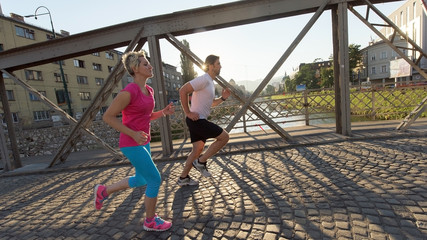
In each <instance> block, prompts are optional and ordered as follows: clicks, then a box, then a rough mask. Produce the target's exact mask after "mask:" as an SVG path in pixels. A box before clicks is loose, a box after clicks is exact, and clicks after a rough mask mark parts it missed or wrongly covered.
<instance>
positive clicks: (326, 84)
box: [320, 67, 334, 88]
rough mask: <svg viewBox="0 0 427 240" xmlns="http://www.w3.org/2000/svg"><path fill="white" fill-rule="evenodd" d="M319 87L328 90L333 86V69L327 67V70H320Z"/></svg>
mask: <svg viewBox="0 0 427 240" xmlns="http://www.w3.org/2000/svg"><path fill="white" fill-rule="evenodd" d="M320 79H321V82H320V86H321V87H323V88H330V87H332V86H334V68H333V67H328V68H322V70H320Z"/></svg>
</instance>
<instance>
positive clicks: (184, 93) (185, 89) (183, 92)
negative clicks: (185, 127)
mask: <svg viewBox="0 0 427 240" xmlns="http://www.w3.org/2000/svg"><path fill="white" fill-rule="evenodd" d="M192 92H194V89H193V86H191V84H190V83H189V82H187V83H186V84H184V85H183V86H182V87H181V88H180V89H179V98H180V99H181V106H182V110H183V111H184V114H185V116H187V117H188V118H189V119H191V120H193V121H196V120H198V119H199V114H198V113H193V112H190V106H189V102H188V95H189V94H190V93H192Z"/></svg>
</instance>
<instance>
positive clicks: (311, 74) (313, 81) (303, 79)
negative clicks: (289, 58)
mask: <svg viewBox="0 0 427 240" xmlns="http://www.w3.org/2000/svg"><path fill="white" fill-rule="evenodd" d="M294 81H295V86H296V85H301V84H305V85H306V87H307V89H317V88H320V85H319V84H320V81H319V79H317V78H316V70H314V69H313V68H312V67H311V65H310V64H305V65H302V66H301V67H300V69H299V71H298V73H297V74H296V75H295V78H294Z"/></svg>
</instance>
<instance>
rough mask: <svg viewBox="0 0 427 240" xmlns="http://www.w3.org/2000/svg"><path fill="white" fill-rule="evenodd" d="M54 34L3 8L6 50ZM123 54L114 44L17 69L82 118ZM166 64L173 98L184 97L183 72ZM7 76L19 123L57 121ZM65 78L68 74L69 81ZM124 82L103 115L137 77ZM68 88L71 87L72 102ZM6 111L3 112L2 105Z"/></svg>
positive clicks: (0, 46) (1, 47)
mask: <svg viewBox="0 0 427 240" xmlns="http://www.w3.org/2000/svg"><path fill="white" fill-rule="evenodd" d="M68 35H69V33H68V32H66V31H63V30H61V33H56V37H57V38H61V37H67V36H68ZM53 38H54V36H53V34H52V31H51V30H49V29H43V28H40V27H37V26H34V25H31V24H28V23H26V22H25V18H24V17H22V16H20V15H17V14H11V16H10V17H7V16H4V15H3V14H2V13H1V12H0V51H6V50H9V49H12V48H16V47H22V46H26V45H30V44H34V43H38V42H43V41H48V40H51V39H53ZM121 57H122V52H120V51H116V50H114V49H112V50H109V51H103V52H95V53H92V54H90V55H85V56H79V57H75V58H72V59H65V60H62V61H61V62H59V61H58V62H53V63H49V64H44V65H39V66H35V67H30V68H26V69H24V70H19V71H15V72H14V74H15V75H16V76H17V77H18V78H19V79H21V80H23V81H25V82H27V83H28V84H29V85H31V86H32V87H34V88H35V89H37V90H38V91H39V92H41V93H42V94H43V95H44V96H46V97H47V98H48V99H49V100H50V101H52V102H53V103H55V104H57V105H58V106H59V107H60V108H61V109H63V110H64V111H66V112H68V113H69V114H71V115H72V116H74V117H75V118H77V119H78V118H79V117H81V116H82V114H83V112H85V110H86V109H87V107H88V106H89V105H90V104H91V102H92V100H93V99H94V98H95V96H96V94H97V92H98V91H99V90H100V88H101V87H102V86H103V85H104V84H105V81H106V79H107V77H108V76H109V74H110V73H111V71H112V70H113V68H114V66H115V65H116V64H117V62H118V61H120V60H121ZM61 67H62V69H63V71H62V72H63V74H62V72H61ZM163 68H164V76H165V80H166V86H167V92H168V97H167V98H168V100H176V99H179V96H178V92H177V89H179V87H180V86H181V85H182V83H181V81H182V77H181V74H180V73H179V72H177V71H176V67H174V66H171V65H168V64H163ZM3 78H4V80H5V87H6V94H7V99H8V101H9V106H10V110H11V112H12V118H13V121H14V123H15V124H16V125H17V127H20V128H40V127H49V126H52V125H53V120H52V115H54V112H53V111H52V110H51V109H50V108H49V107H48V106H46V105H45V104H43V103H42V102H41V101H39V99H38V98H37V97H36V96H34V95H33V94H31V93H29V92H28V91H27V90H25V89H24V88H23V87H21V86H20V85H18V84H16V83H15V82H14V81H13V80H12V79H11V78H10V77H9V76H8V75H6V74H3ZM63 79H65V84H64V81H63ZM121 82H122V84H119V86H117V87H116V89H114V90H113V94H112V96H111V97H109V98H108V99H107V101H106V102H105V103H104V106H103V107H102V108H101V110H100V113H99V115H98V116H101V115H102V114H103V113H104V112H105V110H106V109H107V107H108V106H109V105H110V103H111V101H112V100H113V98H114V97H115V96H116V95H117V94H118V92H119V91H120V90H121V89H123V88H124V87H125V86H126V85H127V84H128V83H129V82H132V78H131V77H130V76H129V75H127V74H126V75H125V76H124V77H123V79H122V81H121ZM150 83H151V80H149V81H148V84H150ZM169 86H170V87H169ZM65 89H67V92H68V98H69V102H68V100H67V96H66V94H65V92H66V91H65ZM0 112H2V111H1V109H0ZM54 119H55V120H56V119H57V118H56V117H55V118H54Z"/></svg>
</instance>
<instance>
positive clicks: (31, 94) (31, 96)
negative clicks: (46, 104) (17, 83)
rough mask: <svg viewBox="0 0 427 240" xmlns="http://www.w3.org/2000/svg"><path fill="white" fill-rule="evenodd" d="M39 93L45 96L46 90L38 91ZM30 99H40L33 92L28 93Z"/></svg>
mask: <svg viewBox="0 0 427 240" xmlns="http://www.w3.org/2000/svg"><path fill="white" fill-rule="evenodd" d="M39 92H40V94H41V95H43V96H45V97H46V91H39ZM29 95H30V100H31V101H40V99H39V97H38V96H37V95H35V94H33V93H31V92H30V93H29Z"/></svg>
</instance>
